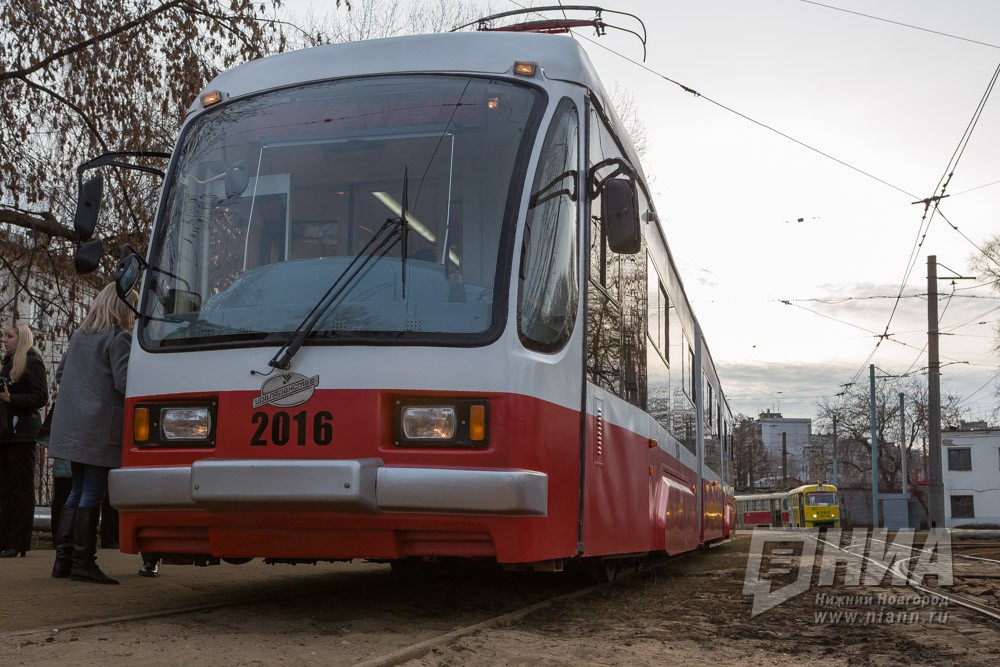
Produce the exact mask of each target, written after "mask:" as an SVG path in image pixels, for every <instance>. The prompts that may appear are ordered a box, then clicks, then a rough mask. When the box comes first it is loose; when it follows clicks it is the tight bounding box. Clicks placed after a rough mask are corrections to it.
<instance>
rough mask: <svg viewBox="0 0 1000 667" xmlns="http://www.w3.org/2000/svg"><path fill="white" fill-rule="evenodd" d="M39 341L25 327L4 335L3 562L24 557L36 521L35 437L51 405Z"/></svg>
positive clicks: (0, 389)
mask: <svg viewBox="0 0 1000 667" xmlns="http://www.w3.org/2000/svg"><path fill="white" fill-rule="evenodd" d="M34 342H35V339H34V336H33V335H32V333H31V329H29V328H28V327H27V326H26V325H24V324H13V325H11V326H9V327H7V328H6V329H4V330H3V352H4V356H3V366H2V367H0V385H2V386H0V401H3V407H4V408H5V410H3V412H5V413H6V419H5V423H3V424H0V549H2V551H0V558H13V557H14V556H24V555H25V553H26V552H27V551H28V549H30V548H31V530H32V527H33V524H34V520H35V449H36V445H35V437H36V436H37V435H38V428H39V427H40V426H41V425H42V419H41V416H40V415H39V414H38V410H39V409H41V408H43V407H45V404H46V403H47V402H48V400H49V390H48V381H47V380H46V374H45V364H44V363H43V362H42V356H41V355H40V354H39V353H38V350H36V349H35V348H34V347H33V345H34Z"/></svg>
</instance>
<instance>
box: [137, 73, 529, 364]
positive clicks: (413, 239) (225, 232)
mask: <svg viewBox="0 0 1000 667" xmlns="http://www.w3.org/2000/svg"><path fill="white" fill-rule="evenodd" d="M542 105H543V95H542V93H540V92H539V91H537V90H535V89H533V88H529V87H526V86H522V85H518V84H513V83H510V82H506V81H496V80H489V79H476V78H469V77H456V76H433V75H412V76H392V77H369V78H360V79H349V80H340V81H327V82H320V83H315V84H309V85H304V86H299V87H296V88H291V89H284V90H279V91H275V92H269V93H265V94H261V95H258V96H256V97H253V98H249V99H245V100H238V101H235V102H232V103H230V104H225V105H223V106H220V107H219V108H218V109H216V110H210V111H208V112H206V113H204V114H203V115H202V116H201V117H200V118H198V119H197V120H196V121H195V122H194V123H192V125H191V126H190V127H189V128H188V130H187V131H186V132H185V134H184V135H183V136H182V139H181V143H180V144H179V147H178V149H177V151H176V153H175V161H176V164H175V165H174V167H173V170H172V172H171V175H170V178H169V182H168V184H167V188H168V189H167V194H166V197H165V204H164V208H163V210H162V211H161V220H160V222H159V224H158V232H157V237H156V239H155V240H154V251H153V253H152V262H151V264H152V266H154V267H155V269H154V271H152V272H151V276H150V279H149V280H147V283H146V288H147V290H148V294H147V295H146V297H145V298H144V300H143V309H144V312H143V314H144V315H147V316H148V318H147V319H146V322H145V326H144V327H143V329H142V333H141V335H142V340H143V343H144V345H145V346H147V347H154V348H155V347H175V346H191V345H218V344H241V343H247V344H254V343H255V342H258V343H259V342H260V341H266V340H283V339H287V338H288V335H289V333H290V332H293V331H295V329H296V327H298V326H299V325H300V323H302V322H303V320H304V319H305V318H306V317H307V316H308V315H309V313H310V310H311V309H312V308H313V307H314V306H315V305H316V304H317V303H318V302H320V301H321V300H322V297H323V294H324V293H325V292H326V291H327V289H328V288H329V287H330V286H331V285H333V284H334V283H335V282H336V281H337V279H338V277H340V276H341V275H342V274H343V273H344V272H345V270H346V269H347V268H348V266H349V265H350V264H351V261H352V259H354V258H355V257H356V256H357V255H358V254H359V253H361V252H363V251H364V248H365V247H366V244H368V242H369V240H370V239H371V238H372V237H373V236H374V235H376V234H377V233H378V230H379V229H380V228H382V227H383V224H384V223H385V222H386V221H387V220H389V219H398V218H400V216H402V215H403V212H404V210H405V211H406V220H407V225H406V227H407V228H408V233H407V235H406V243H405V244H404V243H403V240H402V235H396V236H395V238H393V239H392V240H391V241H390V242H389V243H387V244H386V245H383V246H381V247H377V248H373V247H371V246H369V248H368V250H367V251H364V252H365V254H373V255H374V257H373V259H372V260H371V261H369V262H367V263H366V264H365V265H364V270H363V271H362V272H360V273H359V275H357V276H354V277H353V278H351V279H350V280H348V281H346V282H347V283H348V285H347V287H346V289H343V290H342V293H341V294H340V296H339V298H338V299H337V300H336V301H334V303H333V304H332V305H331V306H330V307H329V308H327V309H326V310H325V311H324V314H323V316H322V317H321V318H320V319H319V321H318V322H317V324H316V326H315V328H314V330H313V332H312V334H311V338H310V339H311V340H315V339H329V340H333V339H350V340H355V339H358V338H363V339H371V338H381V339H386V340H404V341H407V340H409V341H413V340H428V339H431V340H452V341H455V340H461V341H475V340H476V339H477V336H478V337H480V338H486V337H488V336H489V335H490V330H491V328H492V327H494V326H497V325H498V323H497V322H495V321H494V316H495V313H502V312H504V309H502V308H496V307H495V305H494V302H495V301H498V300H499V299H502V298H505V294H501V293H500V292H501V291H505V290H506V284H507V280H506V279H505V278H504V276H503V275H502V273H503V271H502V269H501V268H499V267H502V266H503V264H504V262H500V252H501V248H503V247H505V244H507V245H509V239H506V235H507V234H509V233H512V227H513V225H512V224H507V223H508V222H509V220H510V219H511V217H512V216H513V215H514V210H515V208H516V205H517V197H518V195H519V194H520V188H521V186H522V184H523V181H524V178H522V177H519V176H517V175H518V174H521V175H523V174H524V173H525V164H526V160H527V153H528V149H529V147H530V143H531V141H532V140H533V139H534V136H535V133H536V130H537V126H538V119H539V116H540V115H541V107H542ZM342 282H344V281H342Z"/></svg>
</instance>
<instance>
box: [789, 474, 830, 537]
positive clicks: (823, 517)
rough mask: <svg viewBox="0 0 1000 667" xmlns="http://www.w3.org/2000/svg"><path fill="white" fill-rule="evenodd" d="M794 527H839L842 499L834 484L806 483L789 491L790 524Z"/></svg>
mask: <svg viewBox="0 0 1000 667" xmlns="http://www.w3.org/2000/svg"><path fill="white" fill-rule="evenodd" d="M787 525H789V526H791V527H793V528H839V527H840V500H839V498H838V497H837V487H835V486H833V485H832V484H805V485H803V486H800V487H797V488H794V489H792V490H791V491H789V492H788V524H787Z"/></svg>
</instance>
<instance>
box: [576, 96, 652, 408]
mask: <svg viewBox="0 0 1000 667" xmlns="http://www.w3.org/2000/svg"><path fill="white" fill-rule="evenodd" d="M587 117H588V123H589V126H588V130H589V133H588V137H589V140H588V144H589V145H588V155H587V166H588V169H587V175H588V183H587V191H588V192H591V194H590V225H589V227H590V229H589V232H590V233H589V258H590V277H589V289H588V290H587V292H588V293H587V309H588V313H589V317H588V320H587V374H588V377H589V379H590V381H591V382H593V383H595V384H596V385H598V386H600V387H602V388H604V389H606V390H608V391H610V392H612V393H614V394H616V395H618V396H621V397H622V398H624V399H625V400H627V401H629V402H630V403H632V404H633V405H636V406H638V407H641V408H643V409H645V408H646V381H647V378H646V357H647V354H646V348H645V344H644V340H645V338H644V337H645V332H646V260H645V253H644V252H641V251H640V252H639V253H638V254H636V255H619V254H617V253H615V252H613V251H612V250H611V248H610V247H609V246H608V239H607V234H606V230H605V227H604V221H603V220H602V218H601V197H602V194H601V189H600V187H598V188H596V189H595V188H594V187H593V186H594V185H595V184H599V183H601V179H602V177H603V178H606V177H608V176H609V175H611V174H612V173H613V172H614V171H615V170H616V169H618V168H619V166H620V164H615V163H607V166H604V167H602V168H601V169H599V170H594V169H593V167H594V165H597V164H601V163H605V162H606V161H607V160H609V159H618V160H619V161H625V156H624V154H623V152H622V151H621V148H620V147H619V145H618V142H617V141H616V140H615V135H614V133H613V132H612V131H611V129H610V128H609V127H608V125H607V123H605V121H604V119H603V118H602V117H601V115H600V114H599V113H598V111H597V109H596V108H595V107H594V106H593V105H591V106H590V108H589V112H588V114H587ZM636 187H639V186H638V184H636ZM639 190H640V195H639V197H640V209H642V206H643V203H642V202H643V197H644V196H645V195H644V194H642V192H641V188H639ZM645 206H646V207H647V208H648V203H647V204H645Z"/></svg>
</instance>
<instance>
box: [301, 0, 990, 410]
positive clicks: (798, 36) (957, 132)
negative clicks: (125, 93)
mask: <svg viewBox="0 0 1000 667" xmlns="http://www.w3.org/2000/svg"><path fill="white" fill-rule="evenodd" d="M315 4H319V5H320V6H325V7H330V6H332V3H326V4H325V5H324V4H323V3H315ZM474 4H480V3H474ZM524 4H527V3H521V2H512V1H511V0H494V2H493V5H492V9H493V11H495V12H502V11H507V10H511V9H516V8H518V7H519V6H522V5H524ZM534 4H558V2H557V0H553V1H552V2H544V3H534ZM563 4H567V5H568V4H570V3H569V2H564V3H563ZM597 4H602V3H597ZM603 5H604V6H605V7H607V8H608V9H615V10H618V11H624V12H631V13H633V14H636V15H637V16H639V18H641V19H642V21H643V22H644V23H645V27H646V31H647V35H648V40H647V44H646V52H647V53H646V60H645V62H644V63H643V62H642V58H643V50H642V45H641V44H640V42H639V41H638V40H637V39H636V38H635V37H633V36H631V35H628V34H627V33H623V32H621V31H616V30H613V29H609V30H608V34H607V36H605V37H600V38H598V37H595V36H594V35H593V31H592V30H586V29H584V30H578V31H577V38H578V39H579V40H580V41H581V43H582V44H583V45H584V47H585V49H586V50H587V52H588V53H589V54H590V56H591V59H592V60H593V62H594V64H595V66H596V68H597V70H598V72H599V74H600V75H601V77H602V78H603V79H604V81H605V85H606V87H607V88H608V89H609V90H612V89H614V87H615V85H616V84H617V85H619V86H620V87H622V88H624V89H626V90H627V91H629V92H630V93H631V94H632V95H633V97H634V101H635V108H636V111H637V113H638V115H639V118H640V119H641V120H642V121H643V122H644V123H645V125H646V128H647V134H648V140H647V144H648V146H647V148H648V150H647V154H646V157H645V160H644V168H645V170H646V173H647V176H648V177H649V178H650V180H651V187H652V190H653V193H654V197H655V201H656V206H657V209H658V210H659V212H660V216H661V219H662V220H663V221H664V225H665V229H666V233H667V239H668V243H669V244H670V246H671V248H672V251H673V253H674V257H675V259H676V260H677V262H678V264H679V266H680V271H681V274H682V277H683V280H684V282H685V287H686V289H687V292H688V294H689V297H690V299H691V301H692V303H693V305H694V309H695V312H696V314H697V316H698V317H699V319H700V321H701V324H702V328H703V330H704V331H705V334H706V337H707V339H708V342H709V347H710V348H711V351H712V354H713V357H714V358H715V360H716V363H717V365H718V367H719V372H720V375H721V376H722V382H723V386H724V388H725V391H726V394H727V395H728V397H729V401H730V404H731V406H732V408H733V410H734V412H742V413H744V414H749V415H756V413H757V412H759V411H762V410H765V409H772V410H777V411H780V412H782V413H784V415H785V416H787V417H814V416H815V404H816V401H817V399H819V398H821V397H824V396H825V397H831V396H833V395H835V394H836V393H837V392H839V391H841V385H844V384H845V383H849V382H852V381H856V382H861V383H867V382H868V364H869V363H874V364H876V366H877V368H878V375H900V374H903V373H907V372H909V373H917V374H918V375H917V376H918V377H920V378H921V379H922V381H924V382H925V381H926V374H925V373H921V372H920V371H921V369H926V366H927V354H926V349H925V345H926V342H927V333H926V332H927V299H926V294H927V279H926V275H927V272H926V266H927V256H928V255H932V254H933V255H936V256H937V259H938V262H939V263H940V264H942V265H943V266H939V268H938V274H939V276H947V275H953V274H952V273H951V271H954V272H955V273H954V274H957V275H962V276H970V275H971V273H970V271H969V266H968V264H969V258H970V256H971V255H973V254H974V253H977V252H978V250H977V248H976V246H977V245H978V246H982V245H983V244H984V243H985V242H986V240H987V239H988V238H989V237H990V236H991V235H994V234H998V233H1000V224H998V222H1000V221H998V211H1000V158H998V156H1000V92H998V93H997V94H995V95H993V96H991V97H990V98H988V99H987V100H986V102H985V106H984V107H983V109H982V111H981V115H979V116H978V119H977V118H976V112H977V108H979V107H980V104H981V102H982V101H983V98H984V96H985V95H986V94H987V91H988V88H989V85H990V82H991V80H992V79H993V77H994V76H995V72H996V71H997V68H998V66H1000V1H997V0H949V1H948V2H942V1H941V0H829V1H828V2H824V3H822V4H820V3H816V2H809V1H806V0H689V1H685V2H681V1H676V0H621V1H608V2H604V3H603ZM861 14H864V15H867V16H863V15H861ZM605 19H606V21H607V22H608V23H609V24H611V25H617V26H621V27H625V28H628V29H631V30H639V29H640V28H639V26H638V24H637V23H636V22H635V21H633V20H631V19H629V18H628V17H624V16H615V15H613V14H607V15H605ZM630 61H635V63H634V62H630ZM636 63H638V64H636ZM674 82H676V83H674ZM678 84H683V86H686V87H687V88H689V89H693V90H695V91H697V92H698V93H699V95H698V96H696V95H693V94H692V93H690V92H687V91H685V90H684V89H683V88H682V87H681V86H680V85H678ZM973 122H975V125H974V126H973V125H972V124H973ZM970 127H972V133H971V136H970V137H968V138H967V142H966V141H965V135H966V132H967V130H969V129H970ZM963 146H964V150H963V149H962V147H963ZM960 150H961V152H960V154H957V152H958V151H960ZM956 159H957V165H956V164H955V162H956ZM950 169H953V172H954V173H953V176H952V177H951V179H950V181H949V182H948V186H947V191H946V192H947V194H949V195H950V196H949V197H947V198H946V199H943V200H942V202H941V207H940V213H938V214H935V215H933V216H932V217H930V216H929V217H925V211H924V207H923V206H922V205H914V204H913V203H912V202H915V201H917V200H920V199H924V198H926V197H931V196H933V195H936V194H940V184H941V183H942V181H943V179H944V178H946V174H947V173H948V171H949V170H950ZM941 213H943V216H942V215H941ZM956 227H957V228H958V229H957V231H956V229H955V228H956ZM946 267H947V268H946ZM949 269H950V270H951V271H949ZM981 283H982V281H980V280H963V281H958V282H956V283H955V287H957V288H958V289H957V291H956V292H955V296H954V297H953V298H951V299H950V300H948V299H947V298H942V300H941V301H940V305H939V310H940V311H941V312H942V316H941V330H942V332H946V333H947V334H948V335H946V336H943V337H942V338H941V343H940V351H941V361H942V364H950V365H946V366H944V367H943V369H942V392H943V393H954V394H958V395H960V396H962V397H966V398H967V406H968V407H969V408H970V410H971V414H970V417H972V418H982V417H984V416H985V415H987V414H989V413H990V412H991V411H992V410H993V409H994V406H995V405H996V403H997V400H996V397H995V394H994V388H993V387H994V385H995V384H996V369H997V364H998V362H997V358H996V357H995V355H993V354H991V352H990V350H991V347H992V342H993V340H994V338H993V332H994V328H995V327H996V324H997V321H998V313H1000V299H997V295H996V294H995V293H993V292H991V291H990V290H989V289H987V288H982V287H979V288H976V287H975V286H977V285H980V284H981ZM938 287H939V291H940V292H941V293H942V294H943V295H947V294H950V293H951V291H952V285H951V283H950V282H949V281H947V280H941V281H939V284H938ZM900 293H902V295H903V298H902V299H899V300H898V302H897V299H896V297H897V295H899V294H900ZM886 330H887V331H888V333H889V334H891V336H890V338H888V339H885V340H883V341H882V342H881V344H879V345H878V346H876V343H877V342H878V340H879V339H878V337H877V336H878V334H882V333H883V332H885V331H886ZM873 353H874V354H873Z"/></svg>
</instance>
